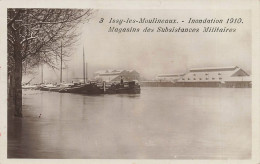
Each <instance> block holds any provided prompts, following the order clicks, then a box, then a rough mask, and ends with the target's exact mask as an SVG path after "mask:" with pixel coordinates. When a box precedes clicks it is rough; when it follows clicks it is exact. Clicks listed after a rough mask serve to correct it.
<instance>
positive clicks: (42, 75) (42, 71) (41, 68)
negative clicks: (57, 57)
mask: <svg viewBox="0 0 260 164" xmlns="http://www.w3.org/2000/svg"><path fill="white" fill-rule="evenodd" d="M41 69H42V84H43V64H42V65H41Z"/></svg>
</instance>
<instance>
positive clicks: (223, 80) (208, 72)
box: [178, 66, 251, 88]
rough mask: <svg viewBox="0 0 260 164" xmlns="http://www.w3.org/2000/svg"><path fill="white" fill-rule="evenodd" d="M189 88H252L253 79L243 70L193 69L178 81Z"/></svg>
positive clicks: (231, 68)
mask: <svg viewBox="0 0 260 164" xmlns="http://www.w3.org/2000/svg"><path fill="white" fill-rule="evenodd" d="M178 85H179V86H187V87H221V86H223V87H239V88H240V87H241V88H242V87H251V77H250V75H249V74H248V73H246V72H245V71H244V70H243V69H241V68H239V67H237V66H232V67H209V68H193V69H190V71H189V72H188V73H187V74H185V75H184V76H183V77H182V78H180V79H179V80H178Z"/></svg>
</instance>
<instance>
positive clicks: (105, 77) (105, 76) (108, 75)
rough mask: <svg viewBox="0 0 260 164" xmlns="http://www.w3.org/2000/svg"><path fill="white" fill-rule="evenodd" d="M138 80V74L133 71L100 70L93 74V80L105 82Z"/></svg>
mask: <svg viewBox="0 0 260 164" xmlns="http://www.w3.org/2000/svg"><path fill="white" fill-rule="evenodd" d="M121 77H122V78H123V80H124V81H132V80H138V81H139V80H140V74H139V73H138V72H136V71H135V70H100V71H97V72H95V73H94V79H95V80H99V81H105V82H114V81H117V82H118V81H120V80H121Z"/></svg>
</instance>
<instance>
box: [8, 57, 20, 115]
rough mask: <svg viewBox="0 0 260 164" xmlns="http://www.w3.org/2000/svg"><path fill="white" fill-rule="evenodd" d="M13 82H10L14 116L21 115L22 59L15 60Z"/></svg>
mask: <svg viewBox="0 0 260 164" xmlns="http://www.w3.org/2000/svg"><path fill="white" fill-rule="evenodd" d="M13 80H14V82H13V83H11V85H13V86H11V87H12V91H13V100H12V101H13V103H14V116H17V117H22V116H23V115H22V61H21V60H19V59H18V60H16V61H15V71H14V78H13Z"/></svg>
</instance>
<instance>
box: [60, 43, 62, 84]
mask: <svg viewBox="0 0 260 164" xmlns="http://www.w3.org/2000/svg"><path fill="white" fill-rule="evenodd" d="M60 83H62V41H61V53H60Z"/></svg>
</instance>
